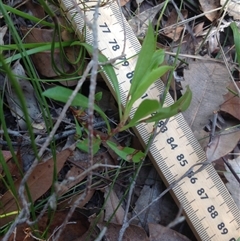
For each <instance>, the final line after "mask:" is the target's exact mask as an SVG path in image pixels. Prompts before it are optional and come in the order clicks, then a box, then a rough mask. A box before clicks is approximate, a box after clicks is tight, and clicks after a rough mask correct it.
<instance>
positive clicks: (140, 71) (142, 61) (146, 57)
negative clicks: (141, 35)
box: [129, 24, 156, 95]
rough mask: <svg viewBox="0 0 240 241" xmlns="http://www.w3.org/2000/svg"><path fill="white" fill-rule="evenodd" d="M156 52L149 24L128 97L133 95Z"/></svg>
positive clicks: (151, 28)
mask: <svg viewBox="0 0 240 241" xmlns="http://www.w3.org/2000/svg"><path fill="white" fill-rule="evenodd" d="M155 50H156V41H155V38H154V31H153V27H152V25H151V24H149V26H148V31H147V34H146V37H145V39H144V41H143V45H142V48H141V50H140V53H139V56H138V60H137V64H136V67H135V70H134V75H133V79H132V82H131V87H130V90H129V95H132V94H134V93H135V90H136V88H137V86H138V85H139V83H140V81H141V79H142V77H143V76H144V74H145V73H146V72H147V69H148V68H149V66H148V65H149V63H150V62H151V59H152V56H153V54H154V51H155Z"/></svg>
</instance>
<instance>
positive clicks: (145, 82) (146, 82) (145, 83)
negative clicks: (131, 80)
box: [129, 65, 173, 105]
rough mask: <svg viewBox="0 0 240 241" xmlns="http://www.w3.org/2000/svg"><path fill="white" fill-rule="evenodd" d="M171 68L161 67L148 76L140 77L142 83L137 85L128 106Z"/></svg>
mask: <svg viewBox="0 0 240 241" xmlns="http://www.w3.org/2000/svg"><path fill="white" fill-rule="evenodd" d="M172 69H173V67H171V66H167V65H163V66H160V67H158V68H156V69H154V70H152V71H151V72H150V73H149V74H148V75H145V76H144V77H142V81H141V83H140V84H138V86H137V88H136V90H135V92H134V94H133V95H132V96H131V99H130V101H129V105H132V104H133V103H134V102H135V101H136V100H138V99H139V98H140V97H141V96H142V95H143V94H144V93H145V92H146V91H147V89H148V88H149V87H150V85H152V84H153V83H154V82H155V81H156V80H157V79H159V78H160V77H161V76H163V75H164V74H165V73H166V72H167V71H168V70H172Z"/></svg>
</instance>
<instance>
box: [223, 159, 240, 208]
mask: <svg viewBox="0 0 240 241" xmlns="http://www.w3.org/2000/svg"><path fill="white" fill-rule="evenodd" d="M228 162H229V164H230V165H231V166H232V168H233V169H234V171H235V173H236V174H237V175H238V177H239V178H240V156H238V157H237V158H236V159H233V160H228ZM224 166H225V169H226V172H223V174H224V176H225V177H226V179H227V181H228V183H227V184H226V186H227V189H228V191H229V192H230V193H231V195H232V198H233V200H234V201H235V203H236V204H237V206H238V208H239V209H240V195H239V191H240V183H239V182H238V181H237V180H236V178H235V177H234V176H233V174H232V173H231V171H230V170H229V168H228V166H227V165H226V164H225V163H224Z"/></svg>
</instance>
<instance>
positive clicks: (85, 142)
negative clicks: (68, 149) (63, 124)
mask: <svg viewBox="0 0 240 241" xmlns="http://www.w3.org/2000/svg"><path fill="white" fill-rule="evenodd" d="M100 145H101V140H100V139H98V138H95V137H94V138H93V155H95V154H96V153H97V152H98V150H99V149H100ZM76 146H77V148H79V149H80V150H82V151H84V152H87V153H88V149H89V141H88V139H85V140H83V141H80V142H78V143H77V145H76Z"/></svg>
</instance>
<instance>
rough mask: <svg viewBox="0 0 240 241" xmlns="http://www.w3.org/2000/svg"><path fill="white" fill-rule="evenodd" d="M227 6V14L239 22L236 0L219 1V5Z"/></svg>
mask: <svg viewBox="0 0 240 241" xmlns="http://www.w3.org/2000/svg"><path fill="white" fill-rule="evenodd" d="M226 2H227V3H228V4H227V12H228V13H229V15H231V16H232V17H233V19H234V20H240V2H239V1H238V0H221V2H220V3H221V5H222V6H223V5H224V4H225V3H226Z"/></svg>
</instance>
